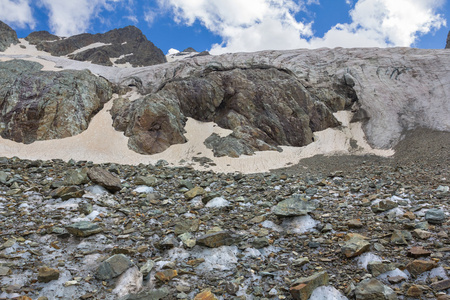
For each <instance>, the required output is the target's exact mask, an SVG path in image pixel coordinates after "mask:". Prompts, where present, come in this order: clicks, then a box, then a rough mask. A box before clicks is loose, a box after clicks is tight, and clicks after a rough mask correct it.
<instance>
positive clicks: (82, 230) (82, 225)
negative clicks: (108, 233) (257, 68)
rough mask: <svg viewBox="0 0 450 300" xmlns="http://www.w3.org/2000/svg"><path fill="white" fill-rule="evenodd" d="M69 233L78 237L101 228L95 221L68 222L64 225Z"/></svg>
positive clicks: (94, 232) (93, 232)
mask: <svg viewBox="0 0 450 300" xmlns="http://www.w3.org/2000/svg"><path fill="white" fill-rule="evenodd" d="M64 228H65V229H66V230H67V231H68V232H69V233H71V234H73V235H75V236H79V237H88V236H91V235H94V234H97V233H100V232H103V229H102V228H101V227H100V225H98V224H97V223H91V222H89V221H80V222H77V223H74V224H70V225H67V226H65V227H64Z"/></svg>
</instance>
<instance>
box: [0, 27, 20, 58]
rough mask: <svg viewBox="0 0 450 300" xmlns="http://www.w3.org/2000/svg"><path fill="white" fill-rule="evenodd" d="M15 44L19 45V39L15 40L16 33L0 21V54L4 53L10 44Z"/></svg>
mask: <svg viewBox="0 0 450 300" xmlns="http://www.w3.org/2000/svg"><path fill="white" fill-rule="evenodd" d="M17 43H19V39H18V38H17V34H16V32H15V31H14V30H13V29H12V28H11V27H9V26H8V25H6V24H5V23H3V22H2V21H0V52H3V51H5V50H6V48H8V47H9V46H10V45H11V44H17Z"/></svg>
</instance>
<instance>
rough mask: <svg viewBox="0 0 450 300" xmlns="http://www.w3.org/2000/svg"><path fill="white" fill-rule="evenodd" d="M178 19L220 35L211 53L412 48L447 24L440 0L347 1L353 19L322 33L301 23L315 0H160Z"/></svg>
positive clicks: (309, 24)
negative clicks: (219, 41) (440, 11)
mask: <svg viewBox="0 0 450 300" xmlns="http://www.w3.org/2000/svg"><path fill="white" fill-rule="evenodd" d="M159 2H160V3H161V5H162V6H165V7H170V8H171V9H172V12H173V14H174V19H175V21H176V22H178V23H181V24H185V25H192V24H194V22H200V23H201V24H202V25H203V26H205V27H206V28H207V29H208V30H210V31H211V32H213V33H215V34H217V35H219V36H221V38H222V43H221V44H215V45H212V48H211V50H210V51H211V53H213V54H221V53H225V52H239V51H256V50H266V49H275V50H276V49H294V48H319V47H338V46H340V47H386V46H411V45H413V44H414V42H416V41H417V39H418V37H419V36H420V35H421V34H426V33H429V32H430V31H433V30H437V29H439V28H440V27H442V26H445V24H446V21H445V19H444V18H443V16H442V15H440V14H438V13H437V11H438V9H439V8H440V7H441V6H442V5H443V3H444V0H395V1H392V0H357V1H356V0H346V3H347V4H348V5H349V6H350V7H351V8H352V9H351V10H350V12H349V15H350V18H351V22H350V23H345V24H336V25H335V26H333V27H332V28H330V29H329V31H328V32H326V33H325V35H324V36H323V37H316V36H314V35H313V30H312V25H313V23H312V22H310V23H308V22H304V21H299V16H300V15H301V13H302V12H303V11H305V10H306V9H308V5H313V4H318V2H319V1H317V0H303V1H298V0H297V1H294V0H246V1H241V0H227V1H223V0H159Z"/></svg>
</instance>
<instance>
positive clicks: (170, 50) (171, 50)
mask: <svg viewBox="0 0 450 300" xmlns="http://www.w3.org/2000/svg"><path fill="white" fill-rule="evenodd" d="M177 53H180V50H177V49H174V48H170V49H169V51H167V55H171V54H177Z"/></svg>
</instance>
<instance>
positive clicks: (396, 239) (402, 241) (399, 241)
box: [391, 230, 412, 245]
mask: <svg viewBox="0 0 450 300" xmlns="http://www.w3.org/2000/svg"><path fill="white" fill-rule="evenodd" d="M411 238H412V237H411V234H410V233H409V232H408V231H405V230H394V232H393V233H392V236H391V243H393V244H396V245H407V244H408V242H407V241H408V240H411Z"/></svg>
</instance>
